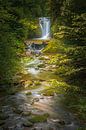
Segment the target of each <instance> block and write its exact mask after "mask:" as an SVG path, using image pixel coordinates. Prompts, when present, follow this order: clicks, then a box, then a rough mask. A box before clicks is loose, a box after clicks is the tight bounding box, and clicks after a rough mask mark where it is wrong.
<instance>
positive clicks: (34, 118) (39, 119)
mask: <svg viewBox="0 0 86 130" xmlns="http://www.w3.org/2000/svg"><path fill="white" fill-rule="evenodd" d="M48 117H49V114H47V113H46V114H43V115H32V118H31V119H30V121H31V122H32V123H38V122H46V121H47V118H48Z"/></svg>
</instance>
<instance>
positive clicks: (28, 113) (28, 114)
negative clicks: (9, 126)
mask: <svg viewBox="0 0 86 130" xmlns="http://www.w3.org/2000/svg"><path fill="white" fill-rule="evenodd" d="M22 115H23V116H30V115H31V111H28V112H23V113H22Z"/></svg>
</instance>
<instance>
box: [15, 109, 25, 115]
mask: <svg viewBox="0 0 86 130" xmlns="http://www.w3.org/2000/svg"><path fill="white" fill-rule="evenodd" d="M13 111H14V112H15V113H16V114H21V113H22V112H23V111H22V110H20V109H16V108H14V109H13Z"/></svg>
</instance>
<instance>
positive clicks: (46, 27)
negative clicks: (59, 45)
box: [39, 17, 50, 39]
mask: <svg viewBox="0 0 86 130" xmlns="http://www.w3.org/2000/svg"><path fill="white" fill-rule="evenodd" d="M39 24H40V27H41V32H42V37H41V39H49V38H50V18H47V17H41V18H39Z"/></svg>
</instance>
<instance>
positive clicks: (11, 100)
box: [0, 55, 79, 130]
mask: <svg viewBox="0 0 86 130" xmlns="http://www.w3.org/2000/svg"><path fill="white" fill-rule="evenodd" d="M49 60H50V57H48V56H43V55H42V56H37V57H34V58H33V60H31V61H30V62H27V63H26V64H25V71H26V75H27V76H28V80H27V84H25V85H26V87H25V89H24V90H22V91H20V92H17V93H15V94H13V95H7V96H4V97H2V98H1V100H0V104H1V106H0V130H77V129H78V128H79V123H78V121H77V120H76V118H75V117H74V116H73V115H72V114H71V113H70V112H69V111H68V110H66V109H65V108H64V107H63V105H62V104H61V98H62V97H63V95H60V94H56V93H53V94H51V95H45V94H44V93H41V92H42V91H43V90H44V87H45V86H47V85H48V84H49V80H51V79H58V77H57V76H56V75H55V74H54V73H53V71H54V70H55V65H48V64H47V63H48V61H49ZM29 76H30V79H31V81H29Z"/></svg>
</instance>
